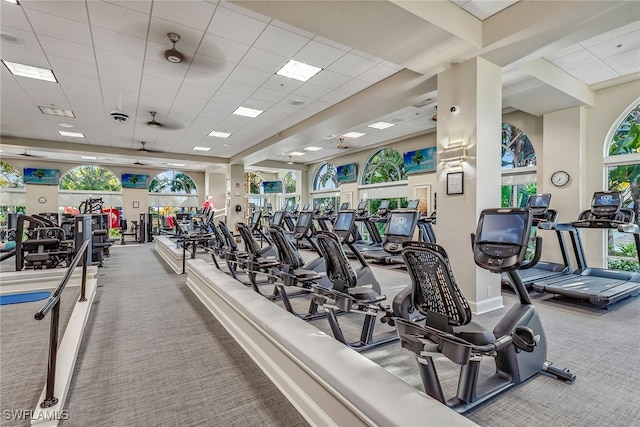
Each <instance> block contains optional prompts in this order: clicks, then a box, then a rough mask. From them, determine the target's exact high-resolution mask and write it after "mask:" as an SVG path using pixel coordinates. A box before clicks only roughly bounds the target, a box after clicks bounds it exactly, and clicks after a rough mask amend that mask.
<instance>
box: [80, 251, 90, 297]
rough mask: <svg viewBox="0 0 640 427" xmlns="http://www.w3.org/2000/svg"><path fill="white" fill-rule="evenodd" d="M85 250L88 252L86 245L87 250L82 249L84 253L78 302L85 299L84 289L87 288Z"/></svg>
mask: <svg viewBox="0 0 640 427" xmlns="http://www.w3.org/2000/svg"><path fill="white" fill-rule="evenodd" d="M87 252H89V247H88V246H87V250H85V251H84V255H83V256H82V287H81V288H80V299H79V300H78V302H84V301H86V300H87V298H86V297H85V291H86V288H87Z"/></svg>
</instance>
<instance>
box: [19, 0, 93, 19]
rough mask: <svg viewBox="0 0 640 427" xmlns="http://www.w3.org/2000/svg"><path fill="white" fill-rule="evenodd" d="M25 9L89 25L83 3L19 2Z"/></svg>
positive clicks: (26, 0) (85, 7)
mask: <svg viewBox="0 0 640 427" xmlns="http://www.w3.org/2000/svg"><path fill="white" fill-rule="evenodd" d="M20 5H21V6H22V7H24V8H25V9H31V10H37V11H39V12H43V13H47V14H49V15H53V16H58V17H62V18H66V19H72V20H74V21H78V22H83V23H85V24H87V23H89V20H88V18H87V6H86V4H85V2H83V1H61V2H52V1H42V0H41V1H31V0H25V1H20Z"/></svg>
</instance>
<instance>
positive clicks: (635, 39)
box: [587, 30, 640, 59]
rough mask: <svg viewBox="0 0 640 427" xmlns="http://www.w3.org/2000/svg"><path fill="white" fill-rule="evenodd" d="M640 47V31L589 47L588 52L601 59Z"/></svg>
mask: <svg viewBox="0 0 640 427" xmlns="http://www.w3.org/2000/svg"><path fill="white" fill-rule="evenodd" d="M639 47H640V30H638V31H633V32H631V33H628V34H625V35H623V36H620V37H616V38H614V39H611V40H607V41H605V42H602V43H598V44H596V45H593V46H589V47H588V48H587V50H588V51H589V52H591V53H592V54H594V55H595V56H597V57H598V58H600V59H604V58H608V57H610V56H614V55H619V54H621V53H624V52H629V51H632V50H634V49H638V48H639Z"/></svg>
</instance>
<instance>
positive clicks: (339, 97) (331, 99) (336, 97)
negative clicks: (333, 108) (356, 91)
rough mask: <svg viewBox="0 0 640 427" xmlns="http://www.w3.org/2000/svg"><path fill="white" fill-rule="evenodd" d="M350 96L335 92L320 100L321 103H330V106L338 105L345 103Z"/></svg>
mask: <svg viewBox="0 0 640 427" xmlns="http://www.w3.org/2000/svg"><path fill="white" fill-rule="evenodd" d="M350 96H351V95H349V94H348V93H345V92H340V91H337V90H334V91H332V92H329V93H328V94H326V95H325V96H323V97H322V98H320V101H324V102H328V103H330V104H337V103H338V102H340V101H343V100H345V99H347V98H348V97H350Z"/></svg>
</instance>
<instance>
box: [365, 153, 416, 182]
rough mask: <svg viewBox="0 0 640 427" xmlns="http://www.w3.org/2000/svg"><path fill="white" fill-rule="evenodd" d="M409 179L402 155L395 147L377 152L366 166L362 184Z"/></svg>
mask: <svg viewBox="0 0 640 427" xmlns="http://www.w3.org/2000/svg"><path fill="white" fill-rule="evenodd" d="M405 179H407V176H406V175H405V173H404V160H403V158H402V155H401V154H400V153H398V152H397V151H396V150H394V149H393V148H384V149H382V150H380V151H378V152H377V153H375V154H374V155H373V156H371V158H370V159H369V161H368V162H367V164H366V165H365V166H364V171H363V173H362V181H361V182H362V184H364V185H367V184H381V183H384V182H394V181H402V180H405Z"/></svg>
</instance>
